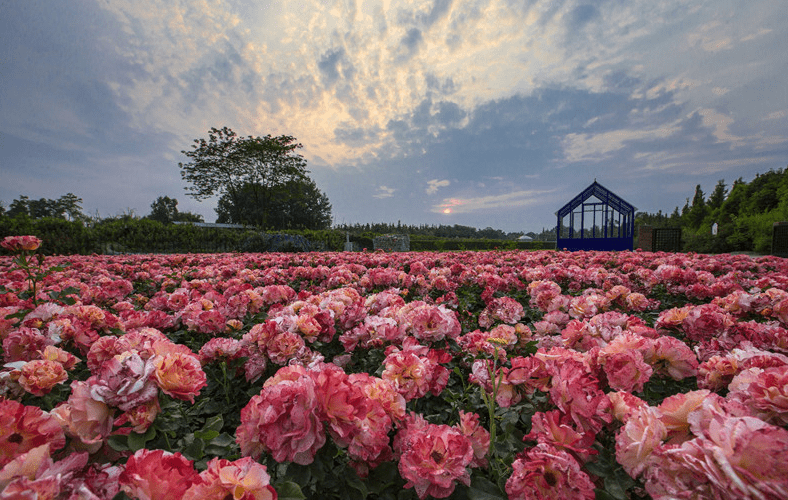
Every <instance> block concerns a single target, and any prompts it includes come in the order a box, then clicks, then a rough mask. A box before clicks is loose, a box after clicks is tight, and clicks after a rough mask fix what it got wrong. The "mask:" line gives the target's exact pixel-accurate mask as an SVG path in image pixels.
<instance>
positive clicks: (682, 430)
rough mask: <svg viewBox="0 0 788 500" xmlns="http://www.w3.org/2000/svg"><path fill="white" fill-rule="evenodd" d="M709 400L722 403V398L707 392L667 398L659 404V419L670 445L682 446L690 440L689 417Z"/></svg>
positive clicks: (692, 392)
mask: <svg viewBox="0 0 788 500" xmlns="http://www.w3.org/2000/svg"><path fill="white" fill-rule="evenodd" d="M707 399H710V400H715V399H716V400H717V403H721V402H722V398H720V397H719V396H718V395H716V394H713V393H712V392H710V391H707V390H699V391H690V392H687V393H679V394H675V395H673V396H669V397H667V398H665V399H664V400H663V401H662V403H660V404H659V406H658V407H657V409H658V410H659V419H660V420H661V421H662V423H663V424H665V429H666V430H667V432H668V434H667V439H668V444H680V443H682V442H684V441H686V440H688V439H690V438H691V437H693V436H692V434H691V433H690V424H689V416H690V414H691V413H692V412H694V411H696V410H698V409H700V408H701V406H702V405H703V402H704V401H706V400H707Z"/></svg>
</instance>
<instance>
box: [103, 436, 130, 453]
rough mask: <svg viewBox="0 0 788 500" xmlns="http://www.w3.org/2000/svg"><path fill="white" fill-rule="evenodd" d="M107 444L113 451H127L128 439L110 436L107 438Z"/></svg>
mask: <svg viewBox="0 0 788 500" xmlns="http://www.w3.org/2000/svg"><path fill="white" fill-rule="evenodd" d="M107 444H108V445H109V447H110V448H112V449H113V450H115V451H128V449H129V445H128V438H127V437H126V436H119V435H115V436H110V437H108V438H107Z"/></svg>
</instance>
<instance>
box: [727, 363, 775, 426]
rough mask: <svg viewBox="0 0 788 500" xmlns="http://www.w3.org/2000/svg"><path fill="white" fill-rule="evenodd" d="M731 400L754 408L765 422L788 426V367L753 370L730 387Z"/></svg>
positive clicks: (746, 372) (736, 379) (755, 414)
mask: <svg viewBox="0 0 788 500" xmlns="http://www.w3.org/2000/svg"><path fill="white" fill-rule="evenodd" d="M728 389H729V391H730V392H729V393H728V396H727V398H728V399H730V400H732V401H739V402H741V403H743V404H744V405H745V406H747V407H748V408H750V410H751V412H752V414H753V415H754V416H756V417H758V418H760V419H762V420H764V421H765V422H770V423H773V424H775V425H788V366H779V367H770V368H766V369H765V370H764V369H761V368H749V369H747V370H745V371H743V372H741V373H739V374H738V375H736V376H735V377H734V378H733V380H732V381H731V383H730V384H729V385H728Z"/></svg>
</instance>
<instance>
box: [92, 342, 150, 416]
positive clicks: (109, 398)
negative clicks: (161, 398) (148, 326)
mask: <svg viewBox="0 0 788 500" xmlns="http://www.w3.org/2000/svg"><path fill="white" fill-rule="evenodd" d="M153 361H154V360H153V359H148V360H143V359H142V358H141V357H140V356H139V354H137V353H132V352H128V351H127V352H125V353H123V354H120V355H117V356H114V357H113V358H111V359H109V360H107V361H106V362H104V364H103V365H102V366H101V370H99V373H98V375H94V376H92V377H90V378H89V379H88V380H87V382H88V384H90V395H91V397H92V398H93V399H96V400H98V401H103V402H104V403H107V404H108V405H110V406H117V407H118V408H120V409H121V410H123V411H126V410H129V409H131V408H134V407H135V406H137V405H140V404H142V403H145V402H147V401H150V400H151V399H153V398H155V397H156V396H157V394H158V390H157V389H156V385H155V383H154V381H153V380H152V379H151V374H152V373H153V372H154V370H156V365H155V364H154V362H153Z"/></svg>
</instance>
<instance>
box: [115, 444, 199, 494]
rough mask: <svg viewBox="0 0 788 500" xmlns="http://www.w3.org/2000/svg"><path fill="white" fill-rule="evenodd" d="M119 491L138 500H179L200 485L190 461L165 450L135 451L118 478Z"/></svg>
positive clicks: (197, 475)
mask: <svg viewBox="0 0 788 500" xmlns="http://www.w3.org/2000/svg"><path fill="white" fill-rule="evenodd" d="M118 481H119V483H120V487H121V489H122V490H123V492H124V493H126V494H127V495H129V496H130V497H131V498H136V499H139V500H170V499H172V500H181V499H182V498H183V495H184V494H185V493H186V491H187V490H188V489H189V488H190V487H191V486H192V485H193V484H194V483H197V482H198V481H200V476H199V474H198V473H197V471H196V470H194V467H193V466H192V461H191V460H187V459H186V458H184V456H183V455H181V454H180V453H170V452H167V451H164V450H146V449H142V450H138V451H137V452H136V453H135V454H134V455H132V456H130V457H129V459H128V461H127V462H126V468H125V470H124V471H123V472H122V473H121V474H120V477H119V478H118Z"/></svg>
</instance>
